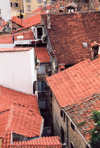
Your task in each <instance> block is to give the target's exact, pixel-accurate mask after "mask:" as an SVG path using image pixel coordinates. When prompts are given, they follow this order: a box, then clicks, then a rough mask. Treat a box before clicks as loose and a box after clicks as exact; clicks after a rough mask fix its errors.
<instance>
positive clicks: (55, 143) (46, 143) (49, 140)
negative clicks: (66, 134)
mask: <svg viewBox="0 0 100 148" xmlns="http://www.w3.org/2000/svg"><path fill="white" fill-rule="evenodd" d="M59 140H60V138H59V137H41V138H38V139H35V140H30V141H22V142H16V143H14V144H12V145H10V147H9V148H13V147H16V146H18V147H19V148H22V147H24V148H35V147H37V148H44V147H45V148H61V147H62V144H61V143H60V141H59Z"/></svg>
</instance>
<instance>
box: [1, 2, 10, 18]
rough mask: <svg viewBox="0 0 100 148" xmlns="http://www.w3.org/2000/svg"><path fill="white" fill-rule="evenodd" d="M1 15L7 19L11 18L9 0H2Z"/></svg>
mask: <svg viewBox="0 0 100 148" xmlns="http://www.w3.org/2000/svg"><path fill="white" fill-rule="evenodd" d="M0 9H1V16H2V18H3V19H4V20H5V21H8V20H10V19H11V12H10V3H9V0H4V1H3V0H0Z"/></svg>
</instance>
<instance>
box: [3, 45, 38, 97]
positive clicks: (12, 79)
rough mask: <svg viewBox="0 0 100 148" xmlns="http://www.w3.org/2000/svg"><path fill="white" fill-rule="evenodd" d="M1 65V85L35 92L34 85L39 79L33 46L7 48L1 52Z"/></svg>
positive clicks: (25, 91) (26, 91)
mask: <svg viewBox="0 0 100 148" xmlns="http://www.w3.org/2000/svg"><path fill="white" fill-rule="evenodd" d="M6 51H8V52H6ZM0 67H1V72H0V84H1V85H3V86H6V87H8V88H11V89H14V90H17V91H21V92H24V93H29V94H33V87H34V85H35V82H36V81H37V77H36V73H37V70H36V69H35V53H34V49H33V48H31V49H30V48H27V49H25V48H16V49H13V48H12V49H11V48H9V49H6V48H5V49H4V52H0ZM34 94H36V92H35V91H34Z"/></svg>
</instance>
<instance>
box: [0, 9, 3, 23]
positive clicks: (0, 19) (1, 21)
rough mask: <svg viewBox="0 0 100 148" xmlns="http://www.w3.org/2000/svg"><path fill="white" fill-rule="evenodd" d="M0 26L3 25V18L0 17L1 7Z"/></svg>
mask: <svg viewBox="0 0 100 148" xmlns="http://www.w3.org/2000/svg"><path fill="white" fill-rule="evenodd" d="M0 26H3V20H2V17H1V9H0Z"/></svg>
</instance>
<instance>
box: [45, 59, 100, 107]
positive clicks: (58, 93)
mask: <svg viewBox="0 0 100 148" xmlns="http://www.w3.org/2000/svg"><path fill="white" fill-rule="evenodd" d="M46 79H47V82H48V84H49V86H50V88H51V89H52V91H53V93H54V95H55V97H56V99H57V101H58V103H59V105H60V106H61V107H65V106H68V105H72V104H73V103H75V102H77V101H79V100H81V99H84V98H86V97H89V96H91V95H93V94H94V93H96V92H98V91H99V89H100V57H99V58H97V59H95V60H93V61H91V60H90V59H87V60H85V61H83V62H80V63H78V64H76V65H74V66H72V67H70V68H68V69H66V70H64V71H62V72H59V73H57V74H55V75H53V76H51V77H47V78H46Z"/></svg>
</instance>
